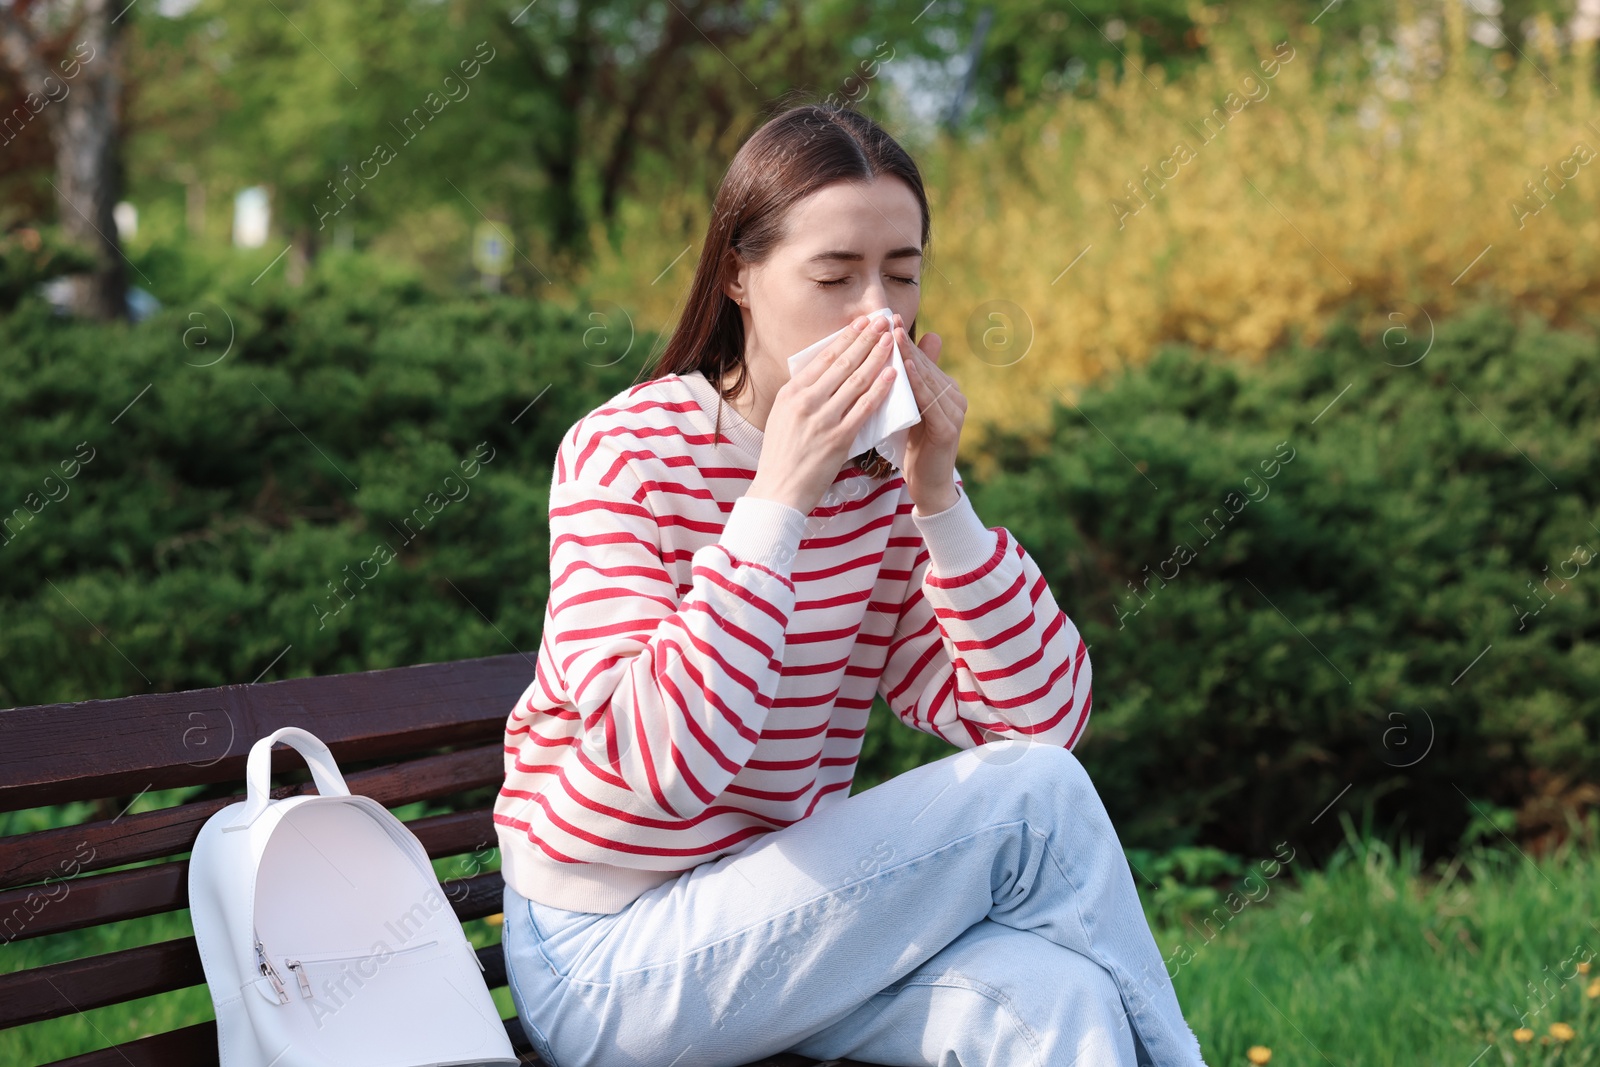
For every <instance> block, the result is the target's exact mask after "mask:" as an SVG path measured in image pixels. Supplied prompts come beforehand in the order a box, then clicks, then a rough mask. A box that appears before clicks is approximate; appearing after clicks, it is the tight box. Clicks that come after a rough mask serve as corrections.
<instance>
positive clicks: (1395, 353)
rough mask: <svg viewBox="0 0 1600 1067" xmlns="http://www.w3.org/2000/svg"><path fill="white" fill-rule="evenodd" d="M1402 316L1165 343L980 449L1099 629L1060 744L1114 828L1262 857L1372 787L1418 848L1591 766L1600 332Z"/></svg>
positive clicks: (1329, 832) (978, 498)
mask: <svg viewBox="0 0 1600 1067" xmlns="http://www.w3.org/2000/svg"><path fill="white" fill-rule="evenodd" d="M1419 318H1420V316H1419ZM1424 329H1425V328H1424ZM1419 333H1420V331H1414V332H1413V334H1412V336H1411V337H1409V338H1403V337H1402V336H1400V335H1399V334H1393V335H1390V336H1389V337H1388V338H1387V340H1388V341H1389V342H1391V343H1390V345H1388V346H1387V347H1386V346H1385V344H1384V338H1375V339H1373V340H1371V341H1363V339H1362V338H1361V337H1360V336H1359V335H1358V332H1357V331H1356V330H1355V329H1354V328H1353V327H1352V326H1350V325H1349V324H1348V321H1346V322H1343V323H1341V324H1340V325H1339V326H1338V327H1337V328H1335V329H1334V330H1333V331H1332V332H1331V333H1330V335H1329V336H1327V337H1326V338H1325V339H1324V340H1323V341H1322V342H1321V343H1320V344H1318V345H1316V346H1315V347H1304V346H1295V347H1293V348H1291V349H1290V350H1288V351H1285V352H1282V353H1280V354H1278V355H1276V356H1275V357H1274V358H1273V359H1272V360H1271V361H1270V362H1269V363H1268V364H1267V365H1266V366H1265V367H1264V368H1261V369H1259V370H1258V369H1246V368H1239V367H1236V366H1232V365H1229V364H1227V363H1226V362H1224V361H1222V360H1219V359H1217V358H1215V357H1214V356H1211V355H1206V354H1202V353H1196V352H1193V351H1190V350H1188V349H1185V348H1178V347H1169V348H1166V349H1164V350H1162V351H1161V353H1160V354H1159V356H1158V358H1156V359H1155V360H1154V361H1153V362H1152V364H1151V365H1150V366H1149V367H1148V368H1146V369H1144V370H1140V371H1135V372H1131V373H1129V374H1126V375H1124V376H1121V377H1119V378H1117V379H1115V380H1110V381H1107V382H1105V383H1103V384H1101V385H1100V386H1098V387H1096V388H1095V389H1093V390H1091V391H1089V392H1087V393H1086V395H1084V396H1082V397H1081V398H1080V399H1079V401H1078V407H1079V409H1080V410H1081V414H1079V413H1078V412H1076V411H1072V410H1069V409H1067V408H1064V407H1061V406H1059V405H1058V406H1056V408H1055V410H1054V413H1053V426H1052V429H1051V435H1050V440H1049V442H1048V444H1047V446H1046V447H1044V448H1043V449H1042V450H1041V449H1040V448H1038V447H1037V446H1030V445H1028V444H1025V443H1024V442H1022V441H1020V440H1019V439H1018V438H1017V437H1015V436H1014V435H1010V434H1005V435H1002V436H1001V437H1000V438H999V439H998V440H997V443H996V445H995V447H994V449H993V453H994V455H995V457H996V461H997V468H998V473H996V474H994V475H993V476H992V477H991V478H990V479H989V480H988V481H986V482H985V484H983V485H981V486H977V487H975V488H974V492H973V494H972V495H973V497H974V502H975V505H976V506H977V509H978V512H979V514H980V515H982V516H983V518H984V521H985V522H986V523H988V524H990V525H995V524H1002V523H1003V524H1005V525H1007V526H1008V528H1009V529H1010V530H1011V531H1012V533H1014V534H1015V535H1016V536H1017V538H1018V539H1019V540H1020V541H1021V542H1022V544H1023V545H1025V546H1026V547H1027V549H1028V550H1029V552H1030V553H1031V554H1032V555H1033V556H1034V558H1035V559H1036V560H1037V561H1038V562H1039V565H1040V567H1041V568H1042V569H1043V571H1044V572H1045V575H1046V577H1047V578H1048V579H1049V582H1050V587H1051V589H1052V591H1053V592H1054V593H1055V595H1056V597H1057V599H1058V602H1059V603H1060V604H1061V606H1062V607H1063V609H1064V610H1065V611H1066V612H1067V613H1068V614H1069V615H1070V616H1071V617H1072V618H1073V619H1074V621H1075V622H1077V623H1078V625H1079V626H1080V628H1081V629H1082V631H1083V633H1084V637H1085V640H1086V641H1087V642H1088V643H1089V646H1090V653H1089V655H1090V659H1091V662H1092V664H1093V668H1094V695H1095V700H1094V705H1093V717H1092V719H1091V722H1090V726H1089V727H1088V733H1087V734H1086V736H1085V737H1084V738H1083V739H1082V740H1081V741H1080V746H1079V750H1078V751H1079V754H1080V755H1081V757H1082V759H1083V760H1084V762H1085V764H1086V766H1088V767H1089V769H1090V771H1091V773H1092V774H1093V775H1094V777H1095V779H1096V781H1097V782H1098V784H1099V787H1100V789H1101V791H1102V794H1103V795H1104V797H1105V799H1106V803H1107V806H1108V808H1109V809H1110V811H1111V813H1112V815H1113V817H1114V818H1115V820H1116V823H1117V825H1118V827H1119V831H1120V832H1121V833H1122V836H1123V840H1124V843H1125V844H1129V845H1135V846H1140V847H1157V848H1163V849H1166V848H1173V847H1177V846H1183V845H1195V844H1206V845H1212V846H1217V847H1220V848H1223V849H1224V850H1226V851H1228V852H1230V853H1234V854H1243V855H1247V856H1265V855H1269V854H1270V853H1271V851H1272V848H1273V846H1274V845H1275V844H1276V843H1278V842H1280V841H1284V840H1286V839H1296V840H1298V839H1301V838H1302V835H1304V837H1305V838H1306V839H1312V840H1315V839H1317V838H1319V837H1320V836H1322V835H1326V841H1327V842H1328V843H1336V841H1337V830H1336V829H1335V826H1336V820H1335V818H1334V817H1333V816H1332V815H1331V814H1330V815H1326V816H1324V815H1323V814H1322V813H1323V811H1324V809H1325V808H1328V807H1329V806H1330V805H1334V806H1335V807H1336V808H1337V809H1351V810H1360V809H1362V808H1365V807H1367V806H1368V805H1370V806H1371V807H1372V810H1373V811H1374V812H1375V813H1376V818H1377V822H1378V823H1379V824H1380V825H1382V826H1384V827H1400V828H1404V829H1405V830H1406V831H1408V832H1410V833H1414V834H1416V835H1418V837H1419V838H1420V839H1421V840H1422V841H1423V842H1425V844H1426V845H1427V846H1428V848H1429V850H1430V851H1433V852H1437V851H1442V850H1448V849H1451V848H1453V847H1454V846H1455V845H1456V844H1457V843H1458V842H1459V841H1460V839H1461V837H1462V834H1463V832H1464V831H1465V830H1466V829H1467V828H1468V827H1469V825H1475V824H1477V823H1481V822H1482V821H1483V818H1485V817H1486V816H1484V813H1485V812H1487V811H1489V810H1491V809H1492V808H1494V806H1495V805H1497V804H1505V803H1516V802H1527V806H1528V818H1526V819H1525V820H1524V823H1523V829H1524V831H1535V830H1538V829H1540V828H1541V827H1539V826H1537V825H1533V824H1531V821H1530V820H1531V819H1532V817H1533V815H1534V813H1535V812H1534V803H1533V802H1534V799H1535V798H1536V797H1537V796H1539V795H1541V794H1546V795H1547V796H1546V799H1559V795H1560V791H1561V790H1562V789H1563V788H1565V787H1564V786H1563V784H1562V783H1563V782H1564V781H1565V782H1568V783H1570V782H1572V781H1576V782H1582V781H1585V780H1588V781H1591V782H1592V781H1593V780H1594V779H1595V777H1596V775H1597V773H1600V746H1597V743H1596V741H1597V733H1600V702H1597V701H1596V700H1595V694H1596V693H1597V692H1600V650H1597V647H1596V644H1595V639H1596V637H1597V636H1600V626H1597V620H1600V611H1597V600H1600V579H1597V577H1596V576H1595V575H1594V574H1592V573H1590V570H1589V569H1588V568H1586V567H1583V566H1582V563H1583V561H1584V560H1585V559H1586V558H1588V553H1589V552H1592V551H1593V550H1595V549H1597V548H1600V528H1597V519H1596V518H1595V509H1594V500H1593V494H1594V491H1595V486H1597V485H1600V470H1597V462H1596V460H1597V451H1596V444H1597V442H1596V437H1595V427H1596V426H1600V373H1597V371H1596V367H1597V362H1596V356H1597V355H1600V352H1597V344H1596V341H1595V339H1594V337H1593V336H1591V335H1579V334H1576V333H1556V332H1551V331H1550V330H1548V329H1546V328H1545V327H1544V326H1543V325H1541V324H1540V323H1539V322H1537V321H1533V320H1528V321H1524V322H1521V323H1514V322H1513V321H1512V320H1511V318H1510V317H1509V316H1508V315H1507V314H1506V313H1504V312H1502V311H1499V310H1496V309H1493V308H1489V307H1482V308H1478V309H1475V310H1474V311H1473V312H1472V313H1470V314H1466V315H1463V316H1461V317H1459V318H1457V319H1456V320H1454V321H1451V322H1448V323H1445V322H1441V323H1439V324H1438V328H1437V335H1436V337H1434V339H1433V342H1432V347H1431V350H1427V353H1426V355H1425V356H1424V357H1421V358H1419V354H1420V353H1421V352H1422V351H1423V350H1424V345H1425V342H1426V340H1427V338H1425V337H1423V336H1419ZM1407 340H1408V341H1409V344H1402V343H1401V342H1402V341H1407ZM1401 364H1409V365H1401ZM1102 431H1103V432H1102ZM1230 494H1231V495H1230ZM1180 544H1183V545H1186V546H1187V549H1188V551H1187V552H1178V551H1176V546H1178V545H1180ZM1575 546H1587V548H1586V549H1585V548H1579V549H1578V551H1577V553H1576V555H1575V554H1574V548H1575ZM1569 560H1570V562H1564V561H1569ZM1547 568H1548V570H1547ZM1558 573H1559V574H1560V575H1562V576H1564V577H1565V578H1567V579H1568V581H1566V582H1565V583H1562V582H1561V581H1560V580H1559V579H1556V578H1552V579H1551V581H1550V584H1549V587H1548V591H1546V592H1545V595H1544V601H1540V600H1536V599H1534V597H1533V595H1532V593H1531V591H1530V589H1531V588H1532V586H1534V585H1537V584H1538V583H1539V582H1540V581H1541V580H1542V579H1544V578H1545V577H1547V576H1553V575H1556V574H1558ZM1136 594H1137V595H1136ZM1541 603H1544V606H1543V607H1542V609H1540V610H1539V612H1538V613H1537V614H1534V615H1528V616H1523V615H1521V612H1522V611H1532V610H1533V609H1538V608H1540V604H1541ZM1562 776H1566V777H1565V778H1563V777H1562ZM1346 787H1349V791H1348V792H1345V790H1346ZM1336 798H1337V801H1336ZM1335 802H1336V803H1335ZM1591 802H1592V801H1591ZM1547 818H1548V821H1549V822H1550V823H1551V824H1552V825H1555V826H1557V827H1559V826H1560V825H1561V821H1562V817H1561V816H1560V815H1558V814H1556V813H1555V812H1554V810H1553V809H1552V811H1551V812H1549V813H1547ZM1494 836H1495V837H1496V838H1498V837H1499V835H1498V834H1496V835H1494Z"/></svg>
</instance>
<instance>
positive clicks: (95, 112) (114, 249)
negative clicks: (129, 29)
mask: <svg viewBox="0 0 1600 1067" xmlns="http://www.w3.org/2000/svg"><path fill="white" fill-rule="evenodd" d="M75 13H76V14H77V15H78V18H77V19H76V20H75V21H76V25H77V29H76V33H75V34H74V36H75V38H76V40H75V41H74V42H73V44H72V45H71V46H70V47H69V49H68V51H67V54H66V57H65V58H63V59H62V60H61V61H60V62H59V64H58V65H57V66H58V68H59V70H58V69H52V68H51V67H50V66H49V65H48V64H47V63H46V62H45V60H44V57H43V48H42V46H41V43H40V41H39V40H38V38H37V36H36V35H35V34H34V32H33V31H32V30H31V29H30V27H29V26H28V24H27V22H26V21H25V14H22V13H19V12H17V11H16V9H15V8H14V7H9V8H0V56H3V57H4V59H5V61H6V63H7V65H8V66H10V67H11V69H12V70H13V71H15V73H16V75H17V77H18V79H19V80H20V81H21V82H22V84H23V85H24V86H26V88H27V90H28V91H29V92H30V93H36V94H38V96H39V98H40V99H44V100H48V101H49V103H48V104H46V105H44V106H43V107H42V110H41V116H42V118H43V119H44V120H45V121H46V122H48V123H49V129H50V140H51V143H52V144H53V145H54V146H55V154H56V176H55V180H54V181H53V182H52V183H51V184H52V185H53V186H54V187H55V191H56V203H57V205H58V209H59V214H60V216H61V230H62V233H63V234H64V235H65V236H66V237H67V239H68V240H70V241H72V242H73V243H74V244H77V245H79V246H81V247H83V248H85V249H87V250H89V251H90V252H91V253H92V255H93V256H94V262H95V266H94V268H93V269H92V270H91V271H90V273H89V274H87V275H79V276H77V277H75V278H73V279H72V295H71V302H72V306H73V310H74V311H76V312H77V313H78V314H81V315H88V316H91V317H93V318H98V319H117V318H127V316H128V300H127V289H128V282H127V261H126V260H125V259H124V258H123V255H122V245H121V242H120V241H119V240H118V238H117V224H116V220H115V219H114V218H113V217H112V209H113V208H115V207H116V204H117V201H118V200H119V199H120V198H121V196H122V156H121V115H120V111H121V103H122V80H121V77H122V75H121V56H120V51H121V49H120V47H119V40H120V37H121V32H120V27H119V26H118V22H119V21H120V17H121V16H120V15H114V14H113V6H112V2H111V0H83V3H82V4H81V6H78V8H77V10H76V12H75ZM123 13H124V14H125V13H126V9H124V10H123ZM63 90H64V91H63Z"/></svg>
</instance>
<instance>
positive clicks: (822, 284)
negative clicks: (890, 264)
mask: <svg viewBox="0 0 1600 1067" xmlns="http://www.w3.org/2000/svg"><path fill="white" fill-rule="evenodd" d="M889 277H890V278H893V279H894V280H895V281H897V282H902V283H904V284H906V285H916V284H917V280H916V279H915V278H902V277H900V276H899V275H898V274H891V275H889ZM849 280H850V279H849V278H830V279H827V280H824V281H819V282H817V287H818V288H819V289H828V288H831V287H833V286H835V285H843V284H844V283H845V282H847V281H849Z"/></svg>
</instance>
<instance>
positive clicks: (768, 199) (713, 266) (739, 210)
mask: <svg viewBox="0 0 1600 1067" xmlns="http://www.w3.org/2000/svg"><path fill="white" fill-rule="evenodd" d="M885 174H887V175H893V176H894V177H897V178H899V179H901V180H902V181H904V182H905V183H906V185H907V186H909V187H910V188H911V191H912V193H913V194H915V195H916V198H917V203H918V205H919V206H920V207H921V209H922V233H921V245H922V249H923V251H924V252H926V251H927V246H928V236H929V231H930V220H929V215H928V196H927V193H926V192H925V191H924V190H923V187H922V174H921V173H920V172H919V171H918V170H917V165H916V163H914V162H913V161H912V159H911V156H910V155H908V154H907V153H906V151H905V149H903V148H901V147H900V145H899V144H898V143H897V142H896V141H895V139H894V138H893V137H891V136H890V135H889V133H888V131H886V130H885V129H884V128H883V127H882V126H880V125H878V123H877V122H875V121H873V120H872V119H871V118H870V117H868V116H867V115H863V114H862V113H861V112H859V111H854V110H851V109H850V108H847V107H838V106H835V105H832V104H821V103H808V104H800V105H797V106H795V107H791V108H789V109H787V110H785V111H782V112H780V113H779V114H777V115H774V116H772V117H771V118H769V119H768V120H767V121H766V122H764V123H762V125H761V126H760V128H758V129H757V130H756V131H755V132H754V133H753V134H751V135H750V138H749V139H748V140H747V141H745V143H744V144H743V145H741V146H740V148H739V151H738V152H736V153H735V154H734V157H733V161H732V162H731V163H729V164H728V171H727V173H726V174H724V175H723V178H722V184H721V185H720V186H718V188H717V196H716V200H715V201H714V202H713V204H712V212H711V223H710V225H709V226H708V227H707V229H706V239H705V242H704V243H703V244H702V245H701V248H700V261H699V263H698V265H697V266H696V267H695V272H694V280H693V281H692V282H690V284H689V295H688V298H687V300H685V302H684V310H683V315H682V316H681V318H680V319H679V321H678V325H677V328H676V329H675V330H673V333H672V337H671V338H670V339H669V340H668V341H667V346H666V348H665V349H664V350H663V351H662V353H661V357H660V358H659V359H658V360H657V361H656V364H655V367H654V370H653V372H652V374H651V377H652V378H659V377H662V376H664V375H668V374H687V373H689V372H691V371H696V370H698V371H700V372H702V373H703V374H704V375H705V376H706V378H707V379H708V380H709V381H710V382H711V384H712V385H713V386H715V387H716V388H717V393H718V395H719V396H720V397H721V399H722V400H724V401H727V400H731V399H732V398H734V397H736V396H738V395H739V394H740V393H741V392H742V391H743V390H744V388H745V385H746V384H747V382H748V381H749V368H748V367H747V366H746V365H745V360H744V347H745V344H744V342H745V338H744V320H743V319H742V318H741V317H740V314H739V305H738V304H736V303H734V301H733V300H732V299H731V298H729V296H728V294H727V293H726V292H724V291H723V288H722V283H723V281H724V280H725V279H726V277H727V275H726V271H727V270H728V269H729V265H728V259H729V252H730V251H734V250H736V251H737V252H738V253H739V255H740V256H741V257H742V258H743V259H744V261H745V262H747V263H760V262H761V261H762V260H764V259H765V258H766V257H767V256H768V255H769V254H770V253H771V251H772V249H773V247H774V246H776V245H777V244H778V243H779V242H780V241H782V240H783V238H784V237H785V236H786V231H785V219H786V216H787V214H788V211H789V209H790V208H791V207H792V206H793V205H794V204H795V203H797V202H798V201H800V200H802V199H804V198H805V197H807V196H809V195H811V194H812V193H814V192H816V191H817V190H818V189H820V188H822V187H823V186H825V185H830V184H832V183H834V182H838V181H871V180H873V179H875V178H877V177H879V176H880V175H885ZM916 329H917V327H916V322H915V320H913V321H912V322H911V323H910V324H909V326H908V328H907V330H906V334H907V336H909V337H910V338H911V339H912V340H913V341H915V340H916V336H917V334H916ZM735 369H737V371H738V373H737V375H736V376H735V377H734V379H733V382H732V384H731V385H730V386H729V387H728V388H727V389H726V390H724V389H723V388H722V385H721V382H722V379H723V377H724V376H725V375H726V374H728V372H729V371H732V370H735ZM721 435H722V410H721V407H720V406H719V407H718V409H717V428H716V437H715V439H716V440H719V441H720V440H721ZM853 458H854V459H855V460H856V462H857V463H858V464H859V465H860V466H861V468H862V469H863V470H864V471H866V472H867V473H868V474H869V475H872V476H873V477H876V478H887V477H888V476H889V475H891V474H893V473H894V467H893V466H891V465H890V463H889V462H888V460H886V459H884V458H883V457H882V456H880V455H878V453H877V450H876V449H868V450H867V451H866V452H864V453H862V454H861V455H860V456H856V457H853Z"/></svg>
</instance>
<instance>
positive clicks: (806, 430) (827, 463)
mask: <svg viewBox="0 0 1600 1067" xmlns="http://www.w3.org/2000/svg"><path fill="white" fill-rule="evenodd" d="M887 326H888V324H887V323H885V322H884V321H883V319H881V318H872V319H868V318H867V317H866V316H864V315H863V316H860V317H858V318H857V319H856V320H855V321H854V322H852V323H851V324H850V327H849V328H848V329H846V330H844V331H842V332H841V334H840V336H839V337H838V338H836V339H835V340H834V342H833V343H832V344H830V345H829V346H828V347H827V348H825V349H823V350H822V351H821V352H819V353H818V354H817V356H816V358H815V359H813V360H812V361H811V362H809V363H807V364H806V365H805V366H804V367H802V368H801V369H800V373H799V374H797V375H795V376H793V377H791V378H790V379H789V380H788V381H787V382H784V383H783V385H782V386H781V387H780V388H779V389H778V392H777V394H776V395H775V396H774V397H773V399H772V412H771V413H770V414H769V415H768V416H767V426H766V431H765V436H764V438H763V439H762V442H761V456H760V459H759V460H758V462H757V467H756V474H755V478H754V479H752V481H751V483H750V487H749V489H747V490H746V493H747V494H748V495H750V496H756V497H765V498H766V499H769V500H776V501H779V502H780V503H784V504H788V505H789V506H790V507H792V508H795V509H796V510H798V511H800V512H801V513H802V514H805V515H809V514H811V512H812V511H813V510H814V509H815V508H816V506H817V502H818V501H819V500H820V499H821V498H822V495H823V493H824V492H826V491H827V489H828V487H829V486H830V485H832V484H833V481H834V479H835V478H837V477H838V476H839V468H840V467H841V466H842V465H843V464H844V461H845V459H846V458H847V457H848V456H849V454H850V445H851V444H852V443H853V442H854V441H855V436H856V433H857V432H858V431H859V430H860V429H861V427H862V425H863V424H865V423H866V421H867V419H868V418H869V417H870V416H871V415H872V413H873V412H874V411H876V410H877V409H878V408H879V407H881V406H882V405H883V402H884V401H885V400H887V399H888V398H889V389H890V387H891V386H892V385H893V383H894V364H893V363H891V362H890V360H889V351H890V344H889V338H890V333H889V330H888V329H887ZM947 477H948V476H947Z"/></svg>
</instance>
